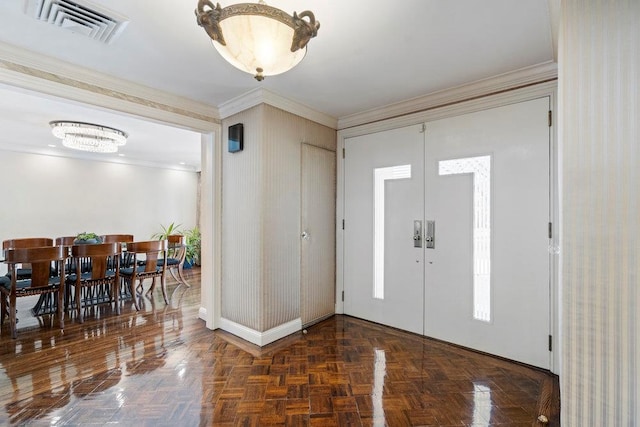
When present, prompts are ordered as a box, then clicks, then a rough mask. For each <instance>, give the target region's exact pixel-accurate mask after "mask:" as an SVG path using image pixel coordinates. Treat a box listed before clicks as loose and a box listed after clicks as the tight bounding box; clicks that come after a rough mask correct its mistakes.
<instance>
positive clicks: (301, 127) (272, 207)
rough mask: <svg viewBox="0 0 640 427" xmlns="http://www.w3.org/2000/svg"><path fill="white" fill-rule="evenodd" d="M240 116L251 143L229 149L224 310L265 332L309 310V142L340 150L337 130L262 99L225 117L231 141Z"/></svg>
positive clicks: (231, 317)
mask: <svg viewBox="0 0 640 427" xmlns="http://www.w3.org/2000/svg"><path fill="white" fill-rule="evenodd" d="M235 123H243V124H244V150H243V151H242V152H239V153H234V154H231V153H228V152H226V150H225V153H224V155H223V178H222V186H223V190H222V228H223V229H222V254H223V255H222V277H223V278H222V317H223V318H225V319H228V320H231V321H233V322H236V323H239V324H241V325H244V326H246V327H248V328H251V329H253V330H255V331H258V332H264V331H267V330H269V329H272V328H274V327H276V326H279V325H282V324H285V323H287V322H290V321H292V320H295V319H297V318H299V317H300V316H301V313H300V205H301V199H300V193H301V177H300V174H301V169H300V168H301V145H302V143H303V142H306V143H310V144H313V145H317V146H320V147H324V148H328V149H332V150H334V151H335V146H336V132H335V130H333V129H330V128H327V127H325V126H323V125H320V124H317V123H314V122H312V121H310V120H307V119H303V118H301V117H299V116H296V115H294V114H291V113H288V112H285V111H283V110H280V109H277V108H275V107H271V106H268V105H259V106H257V107H253V108H251V109H249V110H246V111H244V112H242V113H239V114H236V115H234V116H232V117H229V118H227V119H225V120H223V140H224V141H226V140H227V128H228V126H229V125H232V124H235ZM334 215H335V213H334ZM332 297H333V296H332Z"/></svg>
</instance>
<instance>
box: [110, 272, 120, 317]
mask: <svg viewBox="0 0 640 427" xmlns="http://www.w3.org/2000/svg"><path fill="white" fill-rule="evenodd" d="M111 289H112V290H111V293H112V294H113V302H114V303H115V305H116V314H118V315H120V280H119V279H117V280H114V281H113V285H112V286H111Z"/></svg>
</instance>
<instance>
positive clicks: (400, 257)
mask: <svg viewBox="0 0 640 427" xmlns="http://www.w3.org/2000/svg"><path fill="white" fill-rule="evenodd" d="M421 129H422V127H421V126H409V127H406V128H401V129H394V130H390V131H385V132H380V133H376V134H370V135H364V136H360V137H355V138H349V139H347V140H346V141H345V152H346V156H345V248H344V257H345V263H344V264H345V269H344V283H345V301H344V307H345V313H346V314H349V315H352V316H356V317H360V318H364V319H367V320H371V321H374V322H378V323H383V324H385V325H389V326H394V327H397V328H400V329H404V330H408V331H412V332H416V333H422V332H423V314H424V308H423V299H424V286H423V283H424V258H423V257H424V252H423V249H422V248H415V247H414V240H413V228H414V221H416V220H417V221H422V219H423V217H424V207H423V206H424V203H423V200H422V197H423V193H424V174H423V170H424V168H423V158H424V136H423V135H424V134H423V133H421Z"/></svg>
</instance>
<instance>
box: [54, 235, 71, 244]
mask: <svg viewBox="0 0 640 427" xmlns="http://www.w3.org/2000/svg"><path fill="white" fill-rule="evenodd" d="M75 240H76V237H75V236H64V237H56V246H60V245H63V246H73V242H74V241H75Z"/></svg>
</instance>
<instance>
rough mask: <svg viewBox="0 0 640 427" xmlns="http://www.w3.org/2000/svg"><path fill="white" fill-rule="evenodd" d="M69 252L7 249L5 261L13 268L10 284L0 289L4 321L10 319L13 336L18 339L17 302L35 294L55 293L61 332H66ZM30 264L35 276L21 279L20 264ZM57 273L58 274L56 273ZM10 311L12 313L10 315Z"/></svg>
mask: <svg viewBox="0 0 640 427" xmlns="http://www.w3.org/2000/svg"><path fill="white" fill-rule="evenodd" d="M66 259H67V250H66V248H65V247H64V246H45V247H35V248H21V249H7V250H6V251H5V262H6V263H7V264H8V266H9V274H10V283H9V285H8V286H7V285H2V286H0V295H1V297H2V301H0V303H1V304H2V307H1V314H0V317H1V322H0V323H4V319H5V317H7V314H8V317H9V323H10V327H11V336H12V337H13V338H14V339H15V338H17V336H18V334H17V330H16V320H17V319H16V299H17V298H18V297H26V296H31V295H43V294H55V295H56V296H57V314H58V319H59V323H60V329H64V310H63V306H64V301H63V299H64V282H65V272H64V268H63V266H64V262H65V260H66ZM21 264H30V265H31V275H30V277H29V278H28V279H19V278H18V268H17V266H18V265H21ZM54 272H55V273H54ZM7 312H8V313H7Z"/></svg>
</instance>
